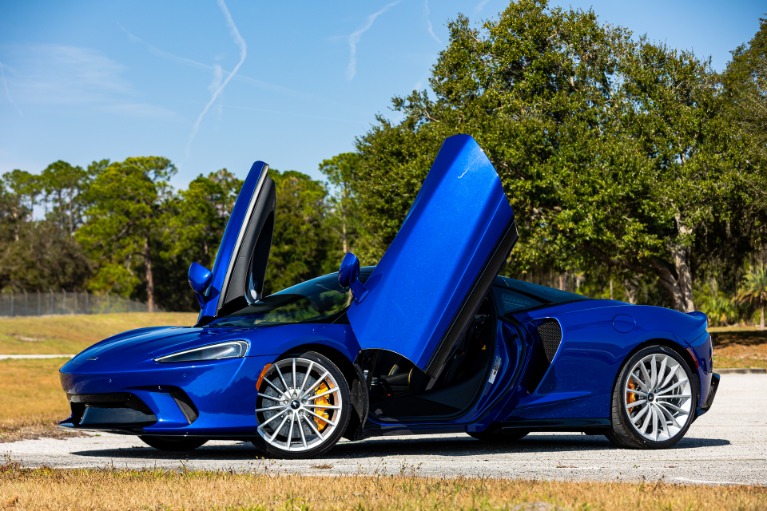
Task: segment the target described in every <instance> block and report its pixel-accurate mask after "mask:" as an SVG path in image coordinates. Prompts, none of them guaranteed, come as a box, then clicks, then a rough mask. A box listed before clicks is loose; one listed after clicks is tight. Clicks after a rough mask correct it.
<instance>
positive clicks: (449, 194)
mask: <svg viewBox="0 0 767 511" xmlns="http://www.w3.org/2000/svg"><path fill="white" fill-rule="evenodd" d="M275 200H276V196H275V186H274V183H273V181H272V180H271V179H270V178H269V176H268V168H267V165H266V164H264V163H262V162H257V163H255V164H254V165H253V167H252V169H251V171H250V173H249V175H248V177H247V178H246V180H245V182H244V184H243V187H242V190H241V191H240V194H239V197H238V198H237V202H236V204H235V206H234V209H233V211H232V214H231V217H230V219H229V223H228V225H227V227H226V231H225V233H224V237H223V239H222V241H221V246H220V248H219V251H218V254H217V257H216V261H215V264H214V265H213V269H212V270H207V269H206V268H203V267H202V266H200V265H198V264H192V266H191V267H190V269H189V282H190V284H191V286H192V288H193V290H194V292H195V293H196V296H197V299H198V301H199V304H200V315H199V320H198V322H197V324H196V325H195V326H193V327H188V328H186V327H183V328H182V327H157V328H143V329H138V330H133V331H130V332H125V333H122V334H119V335H116V336H114V337H110V338H109V339H106V340H104V341H101V342H99V343H98V344H95V345H94V346H92V347H90V348H88V349H86V350H85V351H83V352H82V353H80V354H79V355H77V356H76V357H75V358H73V359H72V360H71V361H69V362H68V363H67V364H66V365H64V366H63V367H62V368H61V382H62V385H63V387H64V390H65V391H66V393H67V397H68V398H69V403H70V406H71V417H69V418H68V419H66V420H65V421H63V422H62V423H61V425H62V426H64V427H68V428H74V429H88V430H102V431H113V432H119V433H126V434H133V435H138V436H139V438H141V439H142V440H143V441H144V442H146V443H147V444H149V445H150V446H153V447H156V448H158V449H164V450H171V451H181V450H188V449H194V448H196V447H199V446H201V445H202V444H204V443H205V442H206V441H207V440H209V439H233V440H248V441H252V442H253V444H254V445H255V446H256V447H257V448H258V449H259V450H261V451H262V452H263V453H265V454H267V455H269V456H274V457H282V458H308V457H312V456H318V455H322V454H324V453H326V452H328V451H329V450H330V449H331V448H332V447H333V446H334V445H335V444H336V442H338V440H339V439H340V438H341V437H346V438H349V439H352V440H358V439H362V438H365V437H370V436H378V435H391V434H404V433H444V432H466V433H468V434H469V435H471V436H473V437H475V438H478V439H480V440H483V441H504V440H507V441H508V440H517V439H520V438H522V437H523V436H525V435H526V434H527V433H529V432H531V431H582V432H586V433H590V434H604V435H607V437H608V438H610V440H611V441H612V442H614V443H615V444H616V445H618V446H621V447H629V448H661V447H668V446H671V445H674V444H675V443H676V442H678V441H679V440H680V439H681V438H682V437H683V436H684V434H685V432H686V431H687V429H688V428H689V427H690V424H692V422H693V421H694V420H695V419H696V418H697V417H698V416H700V415H701V414H703V413H705V412H706V411H707V410H708V409H709V407H710V406H711V403H712V402H713V400H714V396H715V394H716V390H717V386H718V383H719V376H718V375H717V374H714V373H713V371H712V346H711V338H710V336H709V334H708V332H707V331H706V325H707V320H706V316H705V315H704V314H703V313H700V312H692V313H689V314H684V313H681V312H677V311H673V310H669V309H664V308H659V307H650V306H639V305H630V304H627V303H622V302H618V301H612V300H594V299H589V298H586V297H584V296H580V295H577V294H572V293H567V292H563V291H559V290H556V289H550V288H547V287H543V286H538V285H535V284H530V283H527V282H522V281H518V280H514V279H509V278H505V277H500V276H498V275H497V274H498V272H499V270H500V268H501V267H502V265H503V264H504V262H505V261H506V259H507V257H508V256H509V253H510V252H511V249H512V247H513V245H514V243H515V241H516V239H517V229H516V224H515V219H514V214H513V212H512V208H511V206H510V205H509V201H508V199H507V197H506V195H505V193H504V191H503V189H502V187H501V182H500V179H499V177H498V175H497V173H496V171H495V169H494V168H493V166H492V164H491V163H490V161H489V160H488V158H487V157H486V155H485V154H484V152H483V151H482V150H481V149H480V147H479V146H478V145H477V144H476V142H475V141H474V140H473V139H472V138H471V137H469V136H465V135H458V136H455V137H451V138H449V139H447V140H446V141H445V143H444V144H443V146H442V149H441V150H440V152H439V154H438V155H437V158H436V160H435V162H434V165H433V166H432V168H431V171H430V172H429V174H428V176H427V177H426V179H425V181H424V183H423V185H422V187H421V191H420V192H419V194H418V196H417V198H416V200H415V202H414V203H413V206H412V208H411V209H410V212H409V213H408V215H407V218H406V219H405V221H404V223H403V224H402V227H401V228H400V231H399V232H398V234H397V236H396V237H395V239H394V241H393V242H392V244H391V245H390V246H389V248H388V249H387V251H386V253H385V254H384V255H383V257H382V258H381V260H380V262H379V264H378V265H377V266H376V267H364V268H360V263H359V261H358V260H357V258H356V257H355V256H354V255H353V254H346V256H345V257H344V259H343V261H342V263H341V266H340V270H339V272H338V273H334V274H331V275H326V276H323V277H318V278H316V279H313V280H309V281H306V282H303V283H301V284H298V285H296V286H293V287H290V288H288V289H285V290H282V291H280V292H277V293H274V294H272V295H269V296H262V290H263V285H264V274H265V269H266V264H267V259H268V255H269V249H270V246H271V239H272V231H273V226H274V209H275Z"/></svg>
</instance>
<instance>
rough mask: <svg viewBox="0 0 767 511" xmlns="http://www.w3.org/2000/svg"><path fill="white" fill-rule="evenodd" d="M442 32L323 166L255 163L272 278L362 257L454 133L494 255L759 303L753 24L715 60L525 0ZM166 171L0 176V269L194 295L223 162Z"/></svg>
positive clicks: (634, 284)
mask: <svg viewBox="0 0 767 511" xmlns="http://www.w3.org/2000/svg"><path fill="white" fill-rule="evenodd" d="M449 31H450V40H449V43H448V44H447V46H446V47H445V49H443V50H442V51H441V52H440V54H439V57H438V59H437V61H436V63H435V64H434V66H433V67H432V70H431V76H430V79H429V86H428V88H426V89H424V90H415V91H412V92H411V93H410V94H408V95H405V96H395V97H394V98H393V100H392V105H391V106H392V109H393V111H394V116H389V117H386V116H383V115H379V116H377V117H376V119H375V121H374V123H373V125H372V126H371V128H370V129H369V130H368V131H367V132H365V133H363V134H361V135H360V136H359V137H358V138H357V140H356V144H355V151H354V152H350V153H343V154H339V155H336V156H335V157H333V158H330V159H328V160H326V161H324V162H322V163H321V164H320V170H321V171H322V173H323V174H324V175H325V176H326V178H327V182H326V183H323V182H320V181H317V180H313V179H311V178H309V177H308V176H306V175H304V174H301V173H299V172H295V171H288V172H284V173H278V172H277V173H274V174H273V176H276V177H275V181H276V183H277V188H278V206H277V207H278V210H277V213H276V222H277V225H276V226H275V240H274V245H273V247H272V253H271V255H270V262H269V268H268V276H267V285H270V286H271V289H272V290H275V289H278V288H281V287H284V286H285V285H288V284H290V283H293V282H297V281H299V280H301V279H304V278H308V277H310V276H313V275H317V274H319V273H322V272H325V271H331V270H333V269H334V268H335V267H336V265H337V263H338V261H339V260H340V257H341V255H342V254H343V253H344V252H345V251H347V250H354V251H355V252H357V253H358V255H359V256H360V258H361V260H362V262H363V264H372V263H375V261H377V260H378V258H380V256H381V255H382V253H383V251H384V250H385V248H386V247H387V246H388V244H389V243H390V242H391V240H392V239H393V237H394V235H395V234H396V232H397V229H398V227H399V225H400V224H401V222H402V220H403V219H404V216H405V214H406V213H407V211H408V209H409V207H410V204H411V203H412V201H413V199H414V198H415V195H416V194H417V192H418V189H419V187H420V184H421V182H422V181H423V178H424V176H425V175H426V173H427V172H428V169H429V167H430V165H431V162H432V160H433V158H434V156H435V155H436V153H437V151H438V149H439V146H440V144H441V143H442V141H443V140H444V139H445V138H446V137H448V136H450V135H453V134H456V133H468V134H471V135H472V136H474V137H475V138H476V139H477V141H478V142H479V143H480V145H481V146H482V147H483V148H484V150H485V151H486V152H487V154H488V156H489V157H490V159H491V160H492V162H493V163H494V165H495V166H496V168H497V170H498V171H499V174H500V175H501V178H502V181H503V184H504V187H505V189H506V191H507V193H508V195H509V197H510V200H511V202H512V205H513V207H514V209H515V213H516V217H517V224H518V227H519V230H520V238H519V242H518V243H517V246H516V247H515V249H514V251H513V253H512V256H511V257H510V259H509V262H508V264H507V267H506V269H505V270H504V272H505V273H506V274H508V275H510V276H516V277H520V278H523V279H527V280H532V281H536V282H540V283H544V284H548V285H554V286H556V287H560V288H566V289H570V290H577V291H579V292H582V293H585V294H589V295H592V296H598V297H614V298H616V299H622V300H628V301H633V302H644V303H655V304H661V305H667V306H671V307H674V308H677V309H679V310H683V311H689V310H693V309H695V308H698V309H702V310H704V311H705V312H707V313H708V314H709V315H710V317H711V320H712V322H713V323H731V322H735V321H738V320H741V319H744V318H750V317H751V315H752V314H754V313H757V314H758V312H756V311H760V310H761V311H763V309H764V303H765V301H767V272H765V254H766V251H765V242H766V241H767V239H766V237H767V195H766V192H767V172H765V169H767V166H766V164H767V129H766V128H767V82H766V80H767V21H765V20H761V22H760V29H759V31H758V32H757V33H756V34H755V35H754V37H753V39H752V40H751V41H750V42H749V43H748V44H745V45H743V46H740V47H738V48H735V49H734V50H733V52H732V55H733V57H732V60H731V61H730V62H729V64H728V65H727V68H726V69H725V70H724V71H722V72H715V71H714V70H713V69H712V67H711V64H710V61H708V60H704V59H701V58H699V57H697V56H696V55H694V54H693V53H692V52H689V51H683V50H676V49H672V48H669V47H667V46H665V45H663V44H658V43H655V42H652V41H649V40H647V39H646V38H644V37H640V38H635V37H633V35H632V34H631V33H630V32H629V31H628V30H626V29H624V28H622V27H616V26H612V25H607V24H604V23H600V22H599V20H598V19H597V17H596V15H595V14H594V13H593V12H592V11H582V10H571V9H562V8H552V7H549V5H548V3H547V2H546V1H545V0H519V1H515V2H512V3H510V4H509V6H508V7H507V8H506V10H505V11H503V12H502V13H500V14H499V16H498V17H497V19H491V20H489V21H487V22H485V23H484V24H482V25H476V24H472V22H471V21H470V20H469V19H468V18H467V17H465V16H459V17H457V18H456V19H455V20H453V21H451V22H450V23H449ZM391 117H396V118H397V119H398V120H396V121H393V120H391ZM174 172H175V167H174V166H173V165H172V163H171V162H170V161H168V160H166V159H164V158H157V157H142V158H128V159H127V160H125V161H123V162H108V161H97V162H94V163H92V164H91V165H90V166H88V168H86V169H81V168H79V167H73V166H71V165H69V164H67V163H65V162H56V163H54V164H52V165H50V166H49V167H48V168H46V169H45V170H43V171H42V172H41V173H40V174H39V175H32V174H29V173H27V172H23V171H18V170H17V171H13V172H10V173H7V174H5V175H4V176H3V190H2V192H1V194H0V217H1V218H2V224H1V225H2V227H1V229H2V231H0V241H2V242H3V250H2V254H0V288H3V289H28V290H34V289H37V288H43V289H49V288H53V289H57V288H61V289H78V288H85V287H87V288H89V289H91V290H95V291H108V290H109V291H115V292H118V293H120V294H122V295H124V296H133V297H144V298H146V299H147V300H148V302H149V303H150V305H151V304H153V303H155V302H156V303H157V304H160V305H161V306H162V307H164V308H168V309H174V310H175V309H184V308H192V307H193V306H194V303H193V300H192V296H191V293H189V292H188V290H187V287H186V279H185V271H186V268H187V266H188V264H189V262H191V261H193V260H197V261H199V262H201V263H202V264H206V265H210V264H211V263H212V260H213V258H214V257H215V251H216V249H217V245H218V242H219V240H220V237H221V234H222V232H223V227H224V225H225V223H226V219H227V215H228V212H229V211H230V209H231V206H232V204H233V201H234V198H235V196H236V193H237V191H238V189H239V186H240V181H239V180H238V179H237V178H235V177H234V176H233V175H232V174H231V173H229V172H228V171H226V170H221V171H218V172H214V173H211V174H209V175H207V176H199V177H198V178H196V179H195V180H194V181H192V182H191V183H190V184H189V186H188V188H187V189H186V190H178V191H176V190H173V189H172V188H171V187H170V186H169V185H168V181H169V179H170V177H171V176H172V175H173V173H174ZM33 211H38V212H39V211H42V212H43V215H42V216H43V218H42V219H37V220H35V219H34V217H33V215H32V212H33ZM38 216H39V215H38ZM762 317H763V313H762Z"/></svg>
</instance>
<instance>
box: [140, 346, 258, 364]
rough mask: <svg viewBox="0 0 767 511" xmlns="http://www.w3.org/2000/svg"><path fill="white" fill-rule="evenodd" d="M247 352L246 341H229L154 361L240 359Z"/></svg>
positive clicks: (173, 354)
mask: <svg viewBox="0 0 767 511" xmlns="http://www.w3.org/2000/svg"><path fill="white" fill-rule="evenodd" d="M247 351H248V343H247V341H229V342H222V343H221V344H211V345H210V346H203V347H202V348H194V349H191V350H186V351H179V352H178V353H172V354H170V355H165V356H163V357H158V358H156V359H154V361H155V362H163V363H168V362H199V361H203V360H222V359H225V358H241V357H244V356H245V353H246V352H247Z"/></svg>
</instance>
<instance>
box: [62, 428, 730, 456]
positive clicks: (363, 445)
mask: <svg viewBox="0 0 767 511" xmlns="http://www.w3.org/2000/svg"><path fill="white" fill-rule="evenodd" d="M729 444H730V442H729V441H728V440H725V439H715V438H683V439H682V440H681V441H680V442H679V443H678V444H676V445H675V446H674V447H673V448H672V449H693V448H699V447H718V446H724V445H729ZM607 450H615V451H620V449H619V448H616V447H614V446H613V445H612V444H611V443H610V442H609V441H608V440H607V439H606V438H605V437H604V436H601V435H578V434H573V435H561V434H560V435H546V434H534V435H530V436H528V437H525V438H523V439H522V440H518V441H515V442H497V443H489V442H483V441H479V440H475V439H473V438H471V437H469V436H466V437H462V436H451V437H447V438H446V437H433V438H424V437H417V438H403V437H398V438H373V439H368V440H364V441H360V442H342V443H339V444H338V445H336V447H335V448H334V449H333V450H331V451H330V452H329V453H328V454H327V455H325V456H324V457H323V458H322V459H326V460H332V459H357V458H360V459H361V458H375V457H386V456H395V455H407V456H445V457H458V456H481V455H485V454H500V453H520V454H522V453H529V454H535V453H564V452H578V451H607ZM72 454H73V455H75V456H85V457H99V458H111V459H124V460H127V459H148V460H151V459H156V460H253V459H256V458H259V457H260V454H259V452H258V451H257V450H256V449H255V448H254V447H253V446H252V444H250V443H249V442H237V443H234V442H233V443H227V444H221V443H214V444H207V445H204V446H202V447H200V448H198V449H196V450H194V451H187V452H167V451H159V450H157V449H153V448H151V447H148V446H147V447H144V446H138V447H122V448H118V449H94V450H87V451H78V452H73V453H72Z"/></svg>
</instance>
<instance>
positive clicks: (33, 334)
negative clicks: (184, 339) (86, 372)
mask: <svg viewBox="0 0 767 511" xmlns="http://www.w3.org/2000/svg"><path fill="white" fill-rule="evenodd" d="M196 321H197V315H196V314H194V313H188V312H156V313H148V312H126V313H119V314H82V315H80V314H74V315H69V316H25V317H12V318H0V353H2V354H13V355H22V354H23V355H27V354H64V353H70V354H76V353H79V352H80V351H82V350H84V349H85V348H87V347H88V346H90V345H92V344H94V343H96V342H98V341H100V340H101V339H105V338H107V337H109V336H111V335H114V334H117V333H120V332H124V331H125V330H132V329H134V328H140V327H145V326H162V325H169V326H189V325H193V324H194V323H195V322H196Z"/></svg>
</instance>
